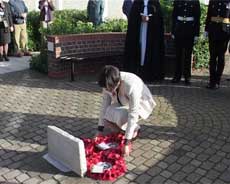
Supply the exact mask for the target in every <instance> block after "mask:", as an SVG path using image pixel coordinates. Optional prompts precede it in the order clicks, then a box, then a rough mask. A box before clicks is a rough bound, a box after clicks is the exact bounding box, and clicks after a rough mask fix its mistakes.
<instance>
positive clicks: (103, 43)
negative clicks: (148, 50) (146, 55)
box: [47, 33, 175, 77]
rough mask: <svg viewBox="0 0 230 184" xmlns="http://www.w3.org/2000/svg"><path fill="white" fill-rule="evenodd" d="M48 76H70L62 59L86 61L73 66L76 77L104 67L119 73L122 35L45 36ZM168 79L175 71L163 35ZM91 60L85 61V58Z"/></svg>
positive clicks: (170, 49)
mask: <svg viewBox="0 0 230 184" xmlns="http://www.w3.org/2000/svg"><path fill="white" fill-rule="evenodd" d="M47 41H48V75H49V76H50V77H64V76H67V75H69V74H70V63H69V62H63V61H61V60H60V57H62V56H76V57H83V58H86V59H84V60H81V61H79V62H78V63H77V64H76V65H75V73H78V74H79V73H89V72H97V71H98V70H99V69H100V68H101V67H102V66H104V65H105V64H112V65H116V66H118V67H119V68H121V69H122V61H123V54H124V43H125V33H90V34H76V35H56V36H48V37H47ZM165 46H166V57H165V59H166V61H165V63H166V67H165V71H166V74H167V76H171V75H172V72H173V68H174V60H175V59H174V58H175V55H174V50H173V43H172V40H171V37H170V35H169V34H165ZM88 56H89V57H90V58H87V57H88ZM91 56H93V57H91Z"/></svg>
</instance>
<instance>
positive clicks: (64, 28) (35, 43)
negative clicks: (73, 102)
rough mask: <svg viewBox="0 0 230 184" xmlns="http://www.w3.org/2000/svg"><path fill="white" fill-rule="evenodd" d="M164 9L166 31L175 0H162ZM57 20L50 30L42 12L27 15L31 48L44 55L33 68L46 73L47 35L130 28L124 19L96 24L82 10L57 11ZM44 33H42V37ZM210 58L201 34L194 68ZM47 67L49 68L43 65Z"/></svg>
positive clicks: (169, 27)
mask: <svg viewBox="0 0 230 184" xmlns="http://www.w3.org/2000/svg"><path fill="white" fill-rule="evenodd" d="M161 6H162V11H163V15H164V22H165V25H164V27H165V31H166V32H170V29H171V12H172V1H169V0H161ZM201 10H202V16H201V23H202V24H201V35H202V34H203V30H204V20H205V16H206V11H207V7H206V6H205V5H201ZM54 17H55V19H54V22H53V24H52V26H50V27H49V28H48V29H42V28H40V24H39V23H38V22H39V12H35V11H32V12H30V13H29V14H28V23H27V25H28V33H29V34H28V36H29V45H28V46H29V49H30V50H34V51H41V52H42V53H41V55H39V56H34V57H32V59H31V68H32V69H38V70H39V71H43V72H47V61H46V60H45V58H47V57H45V55H46V49H45V48H44V47H45V45H44V46H43V47H41V44H42V43H41V38H43V37H45V35H55V34H59V35H60V34H79V33H90V32H125V31H126V30H127V21H126V20H123V19H114V20H110V19H109V20H106V21H105V22H104V23H102V24H101V25H100V26H97V27H95V26H93V24H92V23H90V22H88V20H87V15H86V11H81V10H62V11H55V12H54ZM41 35H42V36H41ZM208 60H209V52H208V42H207V40H205V39H204V38H202V36H200V38H199V40H198V42H197V43H196V45H195V47H194V65H193V67H195V68H200V67H207V66H208ZM44 66H46V67H44Z"/></svg>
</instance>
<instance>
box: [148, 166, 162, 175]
mask: <svg viewBox="0 0 230 184" xmlns="http://www.w3.org/2000/svg"><path fill="white" fill-rule="evenodd" d="M161 171H162V169H161V168H160V167H157V166H155V167H152V168H150V169H149V170H148V171H147V173H148V174H149V175H151V176H156V175H158V174H159V173H160V172H161Z"/></svg>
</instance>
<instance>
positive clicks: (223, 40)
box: [205, 0, 230, 89]
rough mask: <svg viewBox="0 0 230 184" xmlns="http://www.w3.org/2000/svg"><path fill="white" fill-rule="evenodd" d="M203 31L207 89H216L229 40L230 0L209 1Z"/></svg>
mask: <svg viewBox="0 0 230 184" xmlns="http://www.w3.org/2000/svg"><path fill="white" fill-rule="evenodd" d="M205 31H206V32H205V35H207V36H208V39H209V52H210V61H209V73H210V78H209V83H208V85H207V88H209V89H218V88H219V86H220V80H221V76H222V73H223V70H224V65H225V52H226V51H227V47H228V42H229V39H230V0H210V1H209V5H208V12H207V18H206V23H205Z"/></svg>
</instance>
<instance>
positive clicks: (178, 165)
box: [167, 163, 182, 173]
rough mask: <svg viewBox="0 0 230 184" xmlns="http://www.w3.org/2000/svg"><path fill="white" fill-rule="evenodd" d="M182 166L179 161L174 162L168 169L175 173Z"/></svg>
mask: <svg viewBox="0 0 230 184" xmlns="http://www.w3.org/2000/svg"><path fill="white" fill-rule="evenodd" d="M181 167H182V166H181V165H180V164H178V163H173V164H172V165H170V166H169V167H168V169H167V170H169V171H170V172H173V173H175V172H177V171H178V170H179V169H180V168H181Z"/></svg>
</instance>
